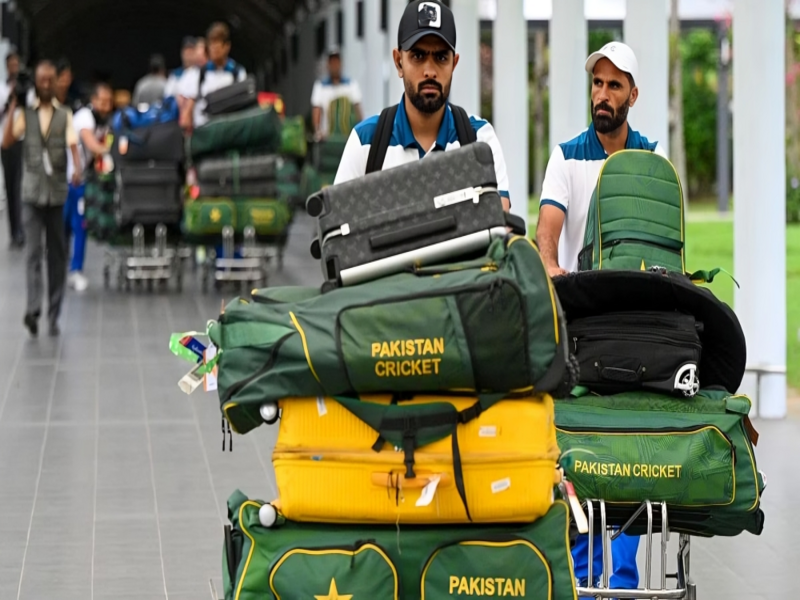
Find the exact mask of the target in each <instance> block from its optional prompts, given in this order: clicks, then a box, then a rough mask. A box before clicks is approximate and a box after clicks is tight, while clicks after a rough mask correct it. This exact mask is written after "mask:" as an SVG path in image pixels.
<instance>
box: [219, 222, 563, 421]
mask: <svg viewBox="0 0 800 600" xmlns="http://www.w3.org/2000/svg"><path fill="white" fill-rule="evenodd" d="M274 294H275V292H274V290H272V291H270V290H267V291H266V292H265V293H256V294H254V295H253V296H252V301H248V300H245V299H239V300H234V301H233V302H231V303H230V304H228V306H227V307H226V308H225V311H224V313H223V314H222V315H221V316H220V318H219V321H218V322H212V323H211V324H210V327H209V332H208V333H209V336H210V338H211V340H212V341H213V343H214V344H215V346H216V347H217V348H218V349H219V351H220V352H219V355H218V356H219V359H218V363H217V366H218V391H219V397H220V404H221V408H222V411H223V413H224V414H225V415H226V416H227V418H228V421H229V422H230V425H231V427H232V428H233V429H234V430H236V431H237V432H239V433H246V432H248V431H250V430H252V429H254V428H255V427H258V426H259V425H261V424H262V423H263V420H262V418H261V415H260V412H259V411H260V408H261V406H262V405H263V404H264V403H266V402H276V401H278V400H283V399H286V398H293V397H295V398H296V397H300V398H307V397H317V396H329V397H337V396H344V397H357V395H358V394H374V393H401V394H404V393H405V394H407V393H411V394H415V393H425V392H430V393H443V392H444V393H448V392H460V393H462V395H463V392H467V393H468V394H469V393H472V394H476V395H478V396H486V395H493V396H494V397H493V398H492V399H491V401H496V400H498V399H501V398H502V397H503V396H504V395H506V394H508V393H511V392H518V393H522V394H530V393H550V392H554V391H555V390H556V389H558V388H560V387H562V386H563V385H564V383H565V376H566V373H567V366H566V365H567V347H566V336H565V334H564V325H563V316H562V313H561V307H560V304H559V302H558V298H557V297H556V295H555V292H554V290H553V287H552V283H551V281H550V278H549V277H548V276H547V272H546V271H545V269H544V265H543V263H542V260H541V258H540V256H539V253H538V251H537V249H536V247H535V246H534V244H533V243H532V242H530V241H529V240H527V239H525V238H522V237H514V238H510V239H505V240H497V241H496V242H495V243H494V244H493V245H492V246H491V247H490V248H489V249H488V253H487V255H486V256H484V257H483V258H480V259H477V260H473V261H468V262H464V263H460V264H447V265H442V266H433V267H426V268H419V269H416V270H415V271H413V272H407V273H400V274H397V275H394V276H391V277H386V278H383V279H381V280H380V281H374V282H369V283H364V284H361V285H356V286H352V287H346V288H341V289H335V290H333V291H331V292H329V293H326V294H317V295H313V296H311V297H308V298H306V299H304V300H301V301H296V302H291V301H288V302H287V301H283V300H281V299H280V298H276V296H275V295H274Z"/></svg>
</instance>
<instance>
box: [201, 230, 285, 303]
mask: <svg viewBox="0 0 800 600" xmlns="http://www.w3.org/2000/svg"><path fill="white" fill-rule="evenodd" d="M235 250H236V246H235V236H234V230H233V227H231V226H230V225H227V226H225V227H224V228H223V230H222V256H221V257H218V256H217V255H216V251H215V250H214V249H210V250H209V252H208V254H207V258H206V260H205V262H204V264H203V272H202V288H203V291H204V292H206V291H208V288H209V285H210V284H211V282H212V281H213V282H214V287H215V289H219V288H220V287H221V286H222V285H223V284H224V283H239V285H240V287H241V289H242V293H243V294H245V293H247V292H249V291H250V289H252V288H254V287H264V286H266V285H267V263H268V262H269V261H270V260H271V259H273V258H275V259H277V261H278V264H279V265H281V266H282V264H283V248H282V247H280V248H278V249H277V250H276V249H274V248H270V247H269V246H259V245H258V244H257V243H256V231H255V228H253V227H252V226H248V227H246V228H245V230H244V244H243V246H242V247H241V249H240V252H239V256H238V257H237V256H236V255H235Z"/></svg>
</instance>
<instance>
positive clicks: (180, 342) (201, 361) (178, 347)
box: [169, 325, 220, 394]
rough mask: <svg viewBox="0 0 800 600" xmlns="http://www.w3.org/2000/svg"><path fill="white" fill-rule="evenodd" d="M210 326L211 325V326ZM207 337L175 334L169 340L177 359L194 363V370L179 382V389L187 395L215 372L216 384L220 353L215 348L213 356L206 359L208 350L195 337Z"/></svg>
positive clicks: (195, 333)
mask: <svg viewBox="0 0 800 600" xmlns="http://www.w3.org/2000/svg"><path fill="white" fill-rule="evenodd" d="M209 326H210V325H209ZM198 335H206V334H202V333H198V332H189V333H173V334H172V335H171V336H170V340H169V349H170V351H171V352H172V353H173V354H174V355H175V356H177V357H179V358H182V359H184V360H186V361H188V362H191V363H194V366H193V367H192V370H191V371H189V372H188V373H187V374H186V375H184V376H183V377H182V378H181V379H180V381H179V382H178V387H179V388H180V389H181V391H182V392H183V393H185V394H192V393H193V392H194V391H195V390H196V389H197V388H198V387H200V384H201V383H203V382H204V381H205V379H206V375H207V374H209V373H211V372H212V371H213V372H214V379H213V381H214V382H215V383H216V370H215V369H216V366H217V361H218V360H219V357H220V353H219V352H217V349H216V348H214V352H213V355H212V356H209V358H208V359H206V358H205V357H206V351H207V348H206V346H205V345H204V344H202V343H201V342H200V341H198V340H197V339H196V338H195V336H198Z"/></svg>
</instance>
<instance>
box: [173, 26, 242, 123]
mask: <svg viewBox="0 0 800 600" xmlns="http://www.w3.org/2000/svg"><path fill="white" fill-rule="evenodd" d="M207 39H208V44H207V48H208V57H209V61H208V62H207V63H206V64H204V65H203V66H202V67H194V68H192V69H189V70H188V71H187V72H186V74H185V75H184V76H183V78H182V79H181V85H180V87H181V90H180V94H181V96H183V98H184V99H185V100H182V101H181V102H182V103H183V108H182V111H181V127H183V128H184V129H185V130H186V131H188V132H191V131H192V130H193V129H194V128H196V127H200V126H202V125H204V124H205V123H207V122H208V117H207V116H206V114H205V109H206V100H205V98H206V96H208V95H209V94H210V93H211V92H215V91H217V90H219V89H222V88H224V87H226V86H229V85H232V84H234V83H236V82H237V81H244V80H245V78H246V77H247V72H246V71H245V69H244V67H243V66H241V65H240V64H238V63H237V62H236V61H234V60H233V59H232V58H230V53H231V31H230V28H229V27H228V26H227V25H226V24H225V23H221V22H217V23H214V24H212V25H211V27H209V29H208V34H207Z"/></svg>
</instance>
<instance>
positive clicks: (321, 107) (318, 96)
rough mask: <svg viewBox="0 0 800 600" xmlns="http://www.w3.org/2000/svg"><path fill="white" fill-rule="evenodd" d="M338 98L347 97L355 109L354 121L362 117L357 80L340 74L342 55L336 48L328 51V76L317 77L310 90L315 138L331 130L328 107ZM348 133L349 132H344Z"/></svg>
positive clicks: (323, 136)
mask: <svg viewBox="0 0 800 600" xmlns="http://www.w3.org/2000/svg"><path fill="white" fill-rule="evenodd" d="M339 98H347V99H348V100H349V102H350V104H351V105H352V106H353V108H354V109H355V114H356V121H357V122H360V121H361V120H362V119H363V118H364V115H363V112H362V110H361V88H359V86H358V82H356V81H353V80H352V79H348V78H347V77H343V76H342V57H341V55H340V53H339V49H338V48H333V49H331V50H330V51H329V52H328V76H327V77H325V78H323V79H318V80H317V81H316V82H315V83H314V88H313V90H312V91H311V107H312V112H311V120H312V123H313V126H314V134H315V137H316V139H317V140H321V139H325V138H326V137H327V136H328V134H329V133H330V131H331V124H330V118H331V117H332V115H329V114H328V112H329V109H330V106H331V103H332V102H333V101H335V100H338V99H339ZM345 133H346V134H349V133H350V132H349V131H347V132H345Z"/></svg>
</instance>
